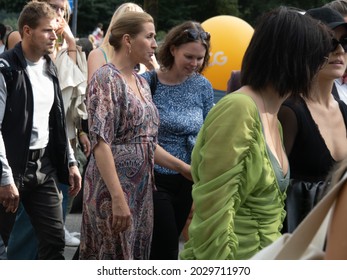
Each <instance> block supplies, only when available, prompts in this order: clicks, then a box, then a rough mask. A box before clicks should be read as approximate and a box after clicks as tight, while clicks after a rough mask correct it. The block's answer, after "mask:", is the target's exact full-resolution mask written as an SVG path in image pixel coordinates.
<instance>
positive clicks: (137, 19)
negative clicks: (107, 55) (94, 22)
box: [109, 11, 154, 51]
mask: <svg viewBox="0 0 347 280" xmlns="http://www.w3.org/2000/svg"><path fill="white" fill-rule="evenodd" d="M147 22H151V23H153V22H154V21H153V18H152V16H151V15H150V14H147V13H145V12H143V13H139V12H132V11H131V12H127V13H125V14H123V15H122V16H120V17H119V18H118V19H117V20H116V21H115V22H114V24H113V25H112V26H111V35H110V38H109V43H110V46H112V47H113V48H114V50H116V51H118V50H120V49H121V47H122V38H123V35H124V34H129V35H130V36H131V37H136V35H137V34H139V33H141V32H142V31H143V25H144V24H145V23H147Z"/></svg>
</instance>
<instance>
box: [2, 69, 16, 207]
mask: <svg viewBox="0 0 347 280" xmlns="http://www.w3.org/2000/svg"><path fill="white" fill-rule="evenodd" d="M6 99H7V90H6V83H5V79H4V77H3V75H2V74H1V73H0V160H1V164H2V174H1V182H0V203H1V204H2V206H3V207H4V208H5V209H6V212H12V213H15V212H16V211H17V208H18V204H19V192H18V189H17V187H16V185H15V184H14V180H13V175H12V170H11V167H10V166H9V164H8V161H7V158H6V149H5V144H4V140H3V138H2V121H3V119H4V115H5V108H6Z"/></svg>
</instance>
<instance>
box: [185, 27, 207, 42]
mask: <svg viewBox="0 0 347 280" xmlns="http://www.w3.org/2000/svg"><path fill="white" fill-rule="evenodd" d="M183 33H185V34H187V37H188V38H189V39H192V40H199V38H200V39H201V40H204V41H209V40H210V38H211V34H210V33H208V32H205V31H198V30H195V29H186V30H184V31H183Z"/></svg>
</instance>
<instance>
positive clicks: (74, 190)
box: [69, 166, 82, 196]
mask: <svg viewBox="0 0 347 280" xmlns="http://www.w3.org/2000/svg"><path fill="white" fill-rule="evenodd" d="M81 182H82V178H81V174H80V171H79V170H78V167H77V166H71V167H69V183H70V188H69V195H71V196H76V195H77V194H78V192H79V191H80V190H81Z"/></svg>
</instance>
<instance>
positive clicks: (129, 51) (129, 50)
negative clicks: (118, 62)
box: [127, 45, 131, 56]
mask: <svg viewBox="0 0 347 280" xmlns="http://www.w3.org/2000/svg"><path fill="white" fill-rule="evenodd" d="M130 54H131V45H130V46H129V48H128V53H127V56H129V55H130Z"/></svg>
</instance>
